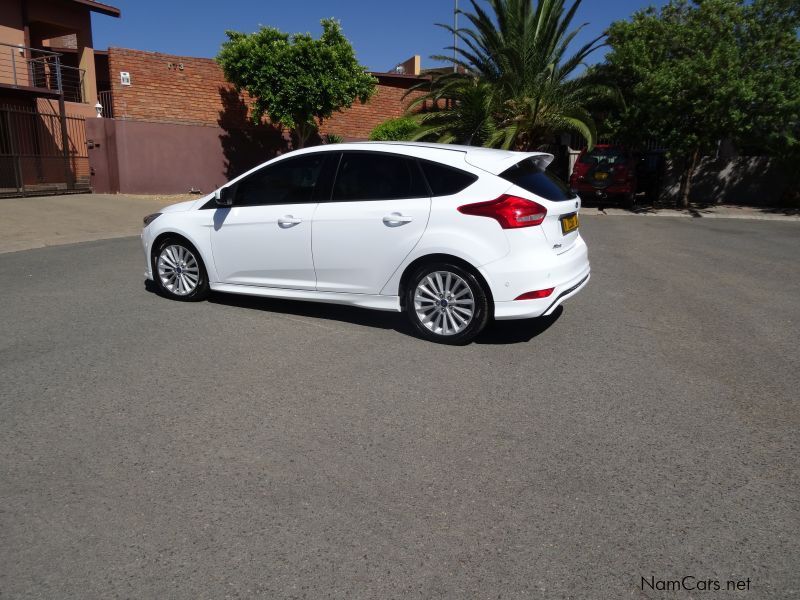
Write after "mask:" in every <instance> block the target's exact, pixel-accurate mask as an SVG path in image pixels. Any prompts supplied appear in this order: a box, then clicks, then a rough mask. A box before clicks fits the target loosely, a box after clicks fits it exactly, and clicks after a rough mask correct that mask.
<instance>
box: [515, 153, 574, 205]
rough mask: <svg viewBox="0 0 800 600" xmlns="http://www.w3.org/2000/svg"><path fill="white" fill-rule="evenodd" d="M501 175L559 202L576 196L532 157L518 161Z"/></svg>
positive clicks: (537, 193) (542, 196)
mask: <svg viewBox="0 0 800 600" xmlns="http://www.w3.org/2000/svg"><path fill="white" fill-rule="evenodd" d="M500 177H502V178H503V179H505V180H506V181H510V182H511V183H513V184H514V185H518V186H519V187H521V188H522V189H525V190H528V191H529V192H532V193H534V194H536V195H537V196H540V197H541V198H544V199H545V200H553V201H555V202H559V201H561V200H572V199H573V198H575V195H574V194H573V193H572V192H571V191H570V190H569V188H568V187H567V186H566V184H565V183H564V182H563V181H561V180H560V179H559V178H558V177H556V176H555V175H553V174H552V173H550V172H548V171H547V170H545V169H542V168H541V167H539V166H538V165H537V164H536V162H535V161H534V159H532V158H526V159H525V160H523V161H521V162H518V163H517V164H515V165H514V166H513V167H511V168H510V169H507V170H506V171H503V172H502V173H500Z"/></svg>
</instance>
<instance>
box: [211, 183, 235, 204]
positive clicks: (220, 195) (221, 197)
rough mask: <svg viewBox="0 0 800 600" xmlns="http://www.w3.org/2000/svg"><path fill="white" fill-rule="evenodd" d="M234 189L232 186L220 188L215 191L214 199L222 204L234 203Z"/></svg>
mask: <svg viewBox="0 0 800 600" xmlns="http://www.w3.org/2000/svg"><path fill="white" fill-rule="evenodd" d="M233 196H234V189H233V187H232V186H225V187H222V188H219V189H218V190H217V191H216V192H214V201H215V202H216V203H217V204H219V205H220V206H231V205H233Z"/></svg>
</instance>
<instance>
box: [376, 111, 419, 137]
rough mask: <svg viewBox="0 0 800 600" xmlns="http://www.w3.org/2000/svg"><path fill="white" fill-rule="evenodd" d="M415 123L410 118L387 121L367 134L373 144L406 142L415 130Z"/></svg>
mask: <svg viewBox="0 0 800 600" xmlns="http://www.w3.org/2000/svg"><path fill="white" fill-rule="evenodd" d="M417 127H418V125H417V122H416V121H415V120H414V119H412V118H411V117H400V118H397V119H389V120H387V121H384V122H383V123H381V124H380V125H378V126H377V127H376V128H375V129H373V130H372V132H371V133H370V134H369V139H370V140H372V141H373V142H396V141H403V140H408V139H410V138H411V135H412V134H413V133H414V132H415V131H416V130H417Z"/></svg>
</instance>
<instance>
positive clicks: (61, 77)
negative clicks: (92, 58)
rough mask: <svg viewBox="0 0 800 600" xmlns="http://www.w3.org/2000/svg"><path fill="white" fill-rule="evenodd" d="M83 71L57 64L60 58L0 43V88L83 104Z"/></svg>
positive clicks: (27, 48) (41, 51)
mask: <svg viewBox="0 0 800 600" xmlns="http://www.w3.org/2000/svg"><path fill="white" fill-rule="evenodd" d="M84 76H85V71H84V69H78V68H76V67H69V66H66V65H62V64H61V54H59V53H58V52H50V51H49V50H40V49H38V48H29V47H27V46H14V45H12V44H5V43H0V86H10V87H15V88H21V89H29V90H31V91H40V92H49V93H52V94H61V93H62V92H63V94H64V99H65V100H68V101H70V102H84V101H85V92H84V81H83V80H84Z"/></svg>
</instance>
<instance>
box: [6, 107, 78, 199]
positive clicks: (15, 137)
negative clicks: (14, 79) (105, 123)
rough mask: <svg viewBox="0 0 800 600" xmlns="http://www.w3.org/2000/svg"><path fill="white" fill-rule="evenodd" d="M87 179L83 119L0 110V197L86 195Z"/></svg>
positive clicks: (26, 110) (33, 111)
mask: <svg viewBox="0 0 800 600" xmlns="http://www.w3.org/2000/svg"><path fill="white" fill-rule="evenodd" d="M62 119H63V122H62ZM65 134H66V135H65ZM89 181H90V178H89V156H88V152H87V146H86V126H85V120H84V118H83V117H78V116H72V115H66V116H63V117H62V116H61V115H58V114H53V113H44V112H40V111H37V110H35V109H32V108H26V107H21V106H0V196H32V195H36V194H52V193H65V192H88V191H89V190H90V188H89Z"/></svg>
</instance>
